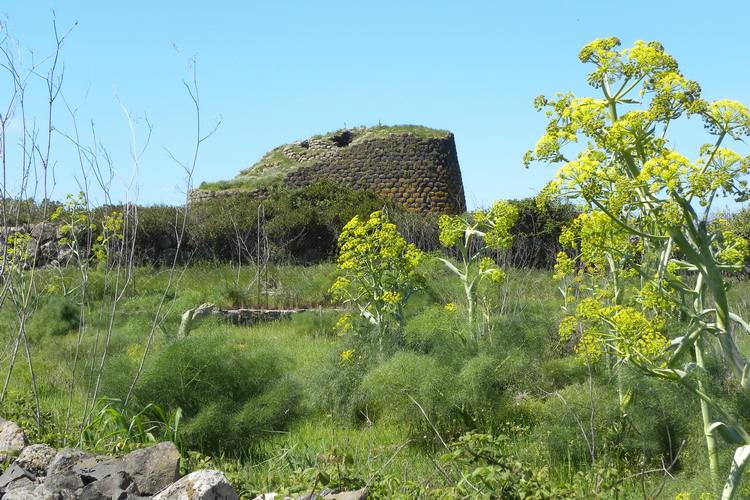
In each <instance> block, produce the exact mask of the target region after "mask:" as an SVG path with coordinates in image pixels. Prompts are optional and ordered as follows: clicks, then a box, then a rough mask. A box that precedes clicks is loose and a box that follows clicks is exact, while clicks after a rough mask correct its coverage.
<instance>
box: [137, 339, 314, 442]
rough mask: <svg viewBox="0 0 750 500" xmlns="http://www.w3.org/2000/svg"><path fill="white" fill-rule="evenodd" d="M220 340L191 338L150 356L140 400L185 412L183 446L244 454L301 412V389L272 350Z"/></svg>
mask: <svg viewBox="0 0 750 500" xmlns="http://www.w3.org/2000/svg"><path fill="white" fill-rule="evenodd" d="M241 346H242V345H240V346H238V345H236V344H232V343H230V342H228V341H227V340H226V339H225V338H223V337H221V336H219V335H212V336H199V335H196V336H191V337H188V338H185V339H181V340H179V341H177V342H174V343H173V344H171V345H168V346H167V347H166V348H164V349H163V350H162V351H161V352H159V353H158V354H156V355H155V356H153V357H151V358H150V360H149V361H148V363H147V366H146V369H145V370H144V373H143V376H142V377H141V379H140V381H139V384H138V386H137V387H136V391H135V397H136V399H137V402H138V403H139V404H140V405H142V406H143V405H146V404H148V403H155V404H157V405H159V406H161V407H162V408H182V410H183V414H184V417H185V426H184V429H183V432H184V434H183V443H184V444H185V446H187V447H188V448H190V449H196V450H200V451H203V452H219V451H225V452H230V453H234V454H241V453H243V452H245V451H247V450H248V448H250V447H251V446H253V445H254V444H256V443H257V441H258V440H259V439H261V438H262V437H264V436H265V435H266V433H267V432H273V431H274V430H282V429H284V428H285V427H286V426H287V425H288V424H289V423H290V422H291V421H292V419H293V418H294V417H295V416H296V415H297V413H298V404H299V398H300V395H299V389H298V388H297V386H296V385H294V384H293V383H292V382H290V380H289V379H288V378H287V377H286V375H285V374H284V372H283V371H282V367H281V363H280V360H279V354H278V352H277V351H275V350H273V349H269V348H262V347H257V346H254V347H253V349H244V348H241Z"/></svg>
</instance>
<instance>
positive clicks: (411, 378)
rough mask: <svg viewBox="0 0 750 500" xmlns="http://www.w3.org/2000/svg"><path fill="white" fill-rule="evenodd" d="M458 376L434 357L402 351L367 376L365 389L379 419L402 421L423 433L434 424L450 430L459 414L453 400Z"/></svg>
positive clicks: (369, 405)
mask: <svg viewBox="0 0 750 500" xmlns="http://www.w3.org/2000/svg"><path fill="white" fill-rule="evenodd" d="M454 376H455V374H454V373H453V371H452V370H447V369H445V367H444V366H443V365H442V364H441V363H440V362H438V360H437V359H435V358H433V357H431V356H425V355H422V354H416V353H411V352H398V353H396V354H395V355H394V356H393V357H392V358H391V359H389V360H388V361H385V362H384V363H382V364H381V365H380V366H378V367H376V368H375V369H374V370H372V371H371V372H370V373H368V374H367V375H366V376H365V378H364V379H363V380H362V385H361V391H362V393H363V396H364V398H365V404H366V406H367V409H368V411H369V415H370V417H371V418H372V419H373V420H374V421H376V422H377V421H378V419H382V420H384V421H386V422H392V423H399V424H401V425H404V426H406V427H410V428H411V429H413V430H414V431H415V432H420V433H423V432H427V433H432V432H433V429H432V426H433V425H434V426H435V427H437V429H438V430H439V431H440V432H441V433H443V432H450V431H452V430H453V429H454V423H455V417H456V413H457V412H456V409H455V408H453V407H452V406H451V401H450V399H449V394H450V393H451V392H452V391H453V383H454ZM422 412H424V414H423V413H422ZM428 419H429V422H428ZM430 423H431V424H432V425H431V424H430Z"/></svg>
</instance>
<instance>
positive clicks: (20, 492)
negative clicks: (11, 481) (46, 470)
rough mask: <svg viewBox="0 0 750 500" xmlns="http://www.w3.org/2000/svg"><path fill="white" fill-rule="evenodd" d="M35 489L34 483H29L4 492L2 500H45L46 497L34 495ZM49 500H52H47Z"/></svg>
mask: <svg viewBox="0 0 750 500" xmlns="http://www.w3.org/2000/svg"><path fill="white" fill-rule="evenodd" d="M37 487H38V486H37V485H36V483H32V482H29V483H27V484H24V485H23V486H22V487H19V488H16V489H14V490H10V491H8V492H6V493H5V494H4V495H3V497H2V498H3V500H42V499H43V500H47V499H48V497H46V496H40V495H37V494H36V491H35V490H36V488H37ZM49 500H52V499H51V498H49ZM55 500H56V499H55ZM66 500H67V499H66Z"/></svg>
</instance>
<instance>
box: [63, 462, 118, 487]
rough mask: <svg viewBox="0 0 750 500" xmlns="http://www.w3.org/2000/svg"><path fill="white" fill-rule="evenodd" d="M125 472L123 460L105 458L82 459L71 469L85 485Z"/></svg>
mask: <svg viewBox="0 0 750 500" xmlns="http://www.w3.org/2000/svg"><path fill="white" fill-rule="evenodd" d="M123 470H125V464H124V463H123V462H122V460H119V459H117V458H111V457H104V456H95V457H85V458H82V459H81V460H79V461H77V462H76V463H75V464H73V467H71V468H70V472H72V473H73V474H76V475H77V476H79V477H80V478H81V480H82V481H83V484H89V483H91V482H94V481H100V480H102V479H104V478H105V477H107V476H113V475H115V474H117V473H118V472H120V471H123Z"/></svg>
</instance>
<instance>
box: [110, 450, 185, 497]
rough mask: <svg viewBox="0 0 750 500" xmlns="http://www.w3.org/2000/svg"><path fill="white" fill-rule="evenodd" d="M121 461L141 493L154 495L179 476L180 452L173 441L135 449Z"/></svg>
mask: <svg viewBox="0 0 750 500" xmlns="http://www.w3.org/2000/svg"><path fill="white" fill-rule="evenodd" d="M122 462H123V465H124V470H125V471H126V472H127V473H128V474H129V475H130V476H131V477H132V478H133V481H134V482H135V484H136V485H137V486H138V491H140V493H141V494H142V495H155V494H156V493H158V492H159V491H161V490H163V489H164V488H166V487H167V486H169V485H170V484H172V483H174V482H175V481H177V480H178V479H179V478H180V452H179V451H178V450H177V447H176V446H175V445H174V443H170V442H164V443H159V444H157V445H156V446H151V447H149V448H142V449H140V450H135V451H133V452H131V453H128V454H127V455H125V456H124V457H123V459H122Z"/></svg>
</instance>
